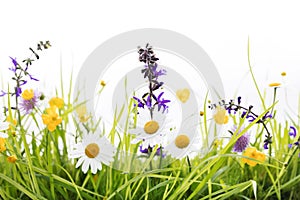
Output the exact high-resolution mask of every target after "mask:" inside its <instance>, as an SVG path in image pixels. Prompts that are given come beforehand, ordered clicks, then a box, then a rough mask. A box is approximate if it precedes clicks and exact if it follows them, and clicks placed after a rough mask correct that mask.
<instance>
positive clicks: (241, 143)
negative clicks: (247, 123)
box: [231, 125, 250, 152]
mask: <svg viewBox="0 0 300 200" xmlns="http://www.w3.org/2000/svg"><path fill="white" fill-rule="evenodd" d="M243 130H244V127H241V128H240V129H239V130H238V132H237V133H236V134H237V135H240V133H241V132H242V131H243ZM231 131H232V133H234V132H236V131H237V126H236V125H234V126H233V128H232V129H231ZM249 143H250V133H249V132H246V133H244V134H243V135H242V136H240V137H239V139H238V140H237V141H236V143H235V144H234V146H233V151H234V152H243V151H244V150H245V149H246V148H247V147H248V145H249Z"/></svg>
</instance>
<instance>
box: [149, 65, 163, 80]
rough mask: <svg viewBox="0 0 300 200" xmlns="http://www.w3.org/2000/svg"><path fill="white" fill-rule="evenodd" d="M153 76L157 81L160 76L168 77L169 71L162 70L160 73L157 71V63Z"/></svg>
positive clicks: (153, 67)
mask: <svg viewBox="0 0 300 200" xmlns="http://www.w3.org/2000/svg"><path fill="white" fill-rule="evenodd" d="M151 70H152V74H153V76H154V77H155V78H156V79H157V78H158V77H159V76H162V75H166V74H167V71H166V70H165V69H161V70H159V71H157V63H155V64H154V65H153V66H152V68H151Z"/></svg>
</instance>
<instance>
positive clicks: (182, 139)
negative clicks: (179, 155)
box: [175, 135, 190, 149]
mask: <svg viewBox="0 0 300 200" xmlns="http://www.w3.org/2000/svg"><path fill="white" fill-rule="evenodd" d="M189 144H190V138H189V137H188V136H187V135H178V136H177V137H176V139H175V145H176V146H177V147H178V148H180V149H184V148H186V147H187V146H188V145H189Z"/></svg>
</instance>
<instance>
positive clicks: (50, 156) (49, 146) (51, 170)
mask: <svg viewBox="0 0 300 200" xmlns="http://www.w3.org/2000/svg"><path fill="white" fill-rule="evenodd" d="M46 134H47V135H48V137H47V140H48V141H47V156H48V172H49V179H50V192H51V199H55V193H54V180H53V177H52V174H53V166H52V154H51V135H50V134H51V133H50V132H49V131H47V133H46Z"/></svg>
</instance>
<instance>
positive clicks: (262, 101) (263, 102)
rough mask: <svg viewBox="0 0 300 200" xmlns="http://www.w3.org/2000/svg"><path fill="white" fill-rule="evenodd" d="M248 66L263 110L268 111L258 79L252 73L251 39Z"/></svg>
mask: <svg viewBox="0 0 300 200" xmlns="http://www.w3.org/2000/svg"><path fill="white" fill-rule="evenodd" d="M248 66H249V69H250V73H251V77H252V80H253V82H254V85H255V88H256V90H257V92H258V95H259V98H260V100H261V103H262V106H263V109H264V110H266V104H265V101H264V98H263V96H262V95H261V92H260V90H259V87H258V84H257V82H256V79H255V77H254V73H253V71H252V66H251V62H250V39H249V38H248Z"/></svg>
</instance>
